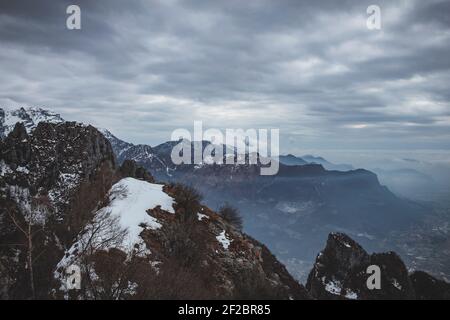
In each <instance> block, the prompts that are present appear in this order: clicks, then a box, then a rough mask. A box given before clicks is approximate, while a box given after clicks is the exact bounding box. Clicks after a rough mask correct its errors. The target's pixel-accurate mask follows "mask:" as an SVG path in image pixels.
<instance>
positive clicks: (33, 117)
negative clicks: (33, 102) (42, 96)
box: [0, 107, 64, 138]
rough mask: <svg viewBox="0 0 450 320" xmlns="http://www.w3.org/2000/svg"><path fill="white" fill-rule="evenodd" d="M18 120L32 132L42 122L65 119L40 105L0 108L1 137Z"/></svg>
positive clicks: (56, 121)
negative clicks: (10, 108)
mask: <svg viewBox="0 0 450 320" xmlns="http://www.w3.org/2000/svg"><path fill="white" fill-rule="evenodd" d="M18 122H21V123H23V124H24V126H25V129H26V130H27V132H28V133H30V132H31V131H33V130H34V129H35V128H36V127H37V125H38V124H39V123H40V122H49V123H62V122H64V119H63V118H62V117H61V116H60V115H59V114H57V113H54V112H52V111H50V110H46V109H43V108H40V107H27V108H25V107H21V108H18V109H12V110H5V109H2V108H0V138H4V137H6V136H7V135H8V134H9V133H10V132H11V131H12V130H13V129H14V126H15V124H16V123H18Z"/></svg>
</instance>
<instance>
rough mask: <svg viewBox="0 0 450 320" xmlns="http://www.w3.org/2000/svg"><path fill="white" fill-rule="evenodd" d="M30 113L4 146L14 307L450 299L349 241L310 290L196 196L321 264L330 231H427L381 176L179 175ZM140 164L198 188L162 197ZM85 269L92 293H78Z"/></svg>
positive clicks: (227, 171)
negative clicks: (87, 302)
mask: <svg viewBox="0 0 450 320" xmlns="http://www.w3.org/2000/svg"><path fill="white" fill-rule="evenodd" d="M24 111H25V113H24V112H20V113H19V116H18V117H19V118H20V119H24V120H23V121H19V123H16V124H15V125H14V126H13V129H12V130H9V129H10V127H9V126H10V124H9V123H8V122H7V126H5V125H4V124H5V122H4V121H2V122H1V123H2V128H5V127H6V128H7V130H8V132H6V133H5V132H3V133H4V138H2V139H0V221H1V222H2V223H1V224H0V243H1V244H2V246H0V262H1V263H0V299H30V298H31V299H35V298H38V299H76V300H79V299H108V300H111V299H114V300H125V299H286V300H287V299H312V298H313V299H449V298H450V285H449V284H448V283H445V282H443V281H439V280H437V279H436V278H433V277H432V276H430V275H428V274H426V273H424V272H414V273H409V272H408V270H407V268H406V266H405V265H404V264H403V262H402V260H401V259H400V258H399V257H398V256H397V255H396V254H394V253H392V252H388V253H381V254H368V253H367V252H366V251H365V250H364V249H362V247H361V246H360V245H359V244H358V243H356V242H355V241H353V240H352V239H351V238H350V237H348V236H347V235H345V234H342V233H336V232H333V233H331V234H329V235H327V236H328V241H327V243H326V246H325V248H324V249H323V250H321V249H322V247H323V242H324V240H325V239H326V236H325V237H323V238H322V239H321V241H320V245H319V246H318V248H319V249H318V250H317V251H316V253H317V252H319V251H320V253H319V254H318V255H315V254H314V255H313V258H312V260H314V257H315V263H314V264H313V265H311V266H310V267H304V268H303V269H302V270H303V271H304V272H306V273H308V274H309V276H308V281H307V282H306V287H305V286H303V285H301V284H299V283H298V282H297V281H295V280H294V278H293V277H292V276H291V274H289V273H288V271H287V270H286V268H285V266H284V265H283V264H282V263H280V261H279V260H278V259H277V258H276V257H275V256H274V255H273V254H272V253H271V251H270V250H269V249H268V248H267V247H266V246H265V245H263V244H262V243H261V242H259V241H257V240H255V239H254V238H253V237H251V236H249V235H247V234H246V233H243V232H242V231H241V229H240V227H239V225H237V224H236V223H235V222H233V220H232V219H230V216H226V215H225V214H223V213H222V212H221V211H215V210H212V209H211V208H209V207H208V206H206V205H204V204H203V203H202V202H201V198H200V196H199V195H198V193H197V192H196V191H195V190H194V189H191V188H190V187H189V186H186V185H193V186H195V187H198V188H199V189H200V190H201V191H202V192H203V193H204V195H205V200H206V201H207V202H211V203H212V202H214V201H219V200H220V201H221V202H223V201H229V203H230V204H231V205H234V206H238V207H240V208H241V211H242V213H243V214H245V218H246V219H247V223H246V227H247V228H246V229H247V231H251V232H257V231H259V232H265V233H266V236H265V235H264V234H260V235H259V238H264V239H266V240H267V241H269V242H270V246H271V247H273V248H275V249H276V250H277V255H278V256H281V257H286V256H287V257H289V256H290V257H291V258H295V257H299V256H300V255H301V251H302V250H305V251H306V252H307V255H310V254H309V251H310V250H312V247H314V248H315V247H317V246H316V244H315V243H314V242H312V241H311V237H312V236H313V234H314V236H315V237H317V238H318V237H321V236H322V232H323V231H325V230H326V229H327V227H326V225H325V224H326V223H328V224H329V225H330V226H331V224H335V225H336V226H337V225H338V224H341V226H347V227H348V228H354V229H355V230H356V229H358V230H359V229H360V230H369V229H370V230H371V231H373V233H374V234H379V233H382V232H383V228H392V227H393V225H395V224H396V223H399V222H402V223H404V224H409V223H414V222H415V221H416V218H418V217H420V215H421V214H422V212H421V211H420V210H419V211H417V210H418V209H419V208H417V207H416V205H415V204H413V203H407V202H404V201H403V200H401V199H397V198H396V197H395V196H393V195H392V194H391V193H390V192H389V191H388V190H387V189H386V188H384V187H382V186H380V185H379V183H378V181H377V178H376V176H375V175H374V174H373V173H370V172H368V171H365V170H355V171H350V172H338V171H327V170H325V169H324V168H323V167H322V166H321V165H318V164H306V165H301V166H297V165H293V166H286V165H283V164H282V165H281V167H280V172H279V174H278V175H276V176H273V177H271V176H267V177H262V176H260V175H259V174H258V173H257V171H258V170H257V169H258V165H214V164H208V163H205V164H203V165H181V166H175V165H173V164H170V163H169V157H168V154H169V153H168V151H169V150H170V149H171V145H172V144H173V142H168V143H165V144H162V145H159V146H157V147H155V148H151V147H149V146H142V145H141V146H134V145H132V144H129V143H126V142H121V141H115V139H117V138H115V137H113V136H112V135H110V134H109V133H108V132H105V131H104V130H102V131H103V134H102V133H101V132H100V131H98V130H97V129H96V128H94V127H92V126H90V125H83V124H80V123H75V122H65V121H63V120H62V119H61V118H60V117H55V115H54V114H51V113H48V115H49V116H50V117H51V119H52V121H51V122H46V121H45V116H41V117H35V118H33V119H32V118H31V117H30V116H29V115H27V114H26V113H27V112H28V111H27V110H24ZM33 112H34V113H35V112H36V110H33ZM3 114H4V118H5V116H6V117H9V115H6V114H5V113H3ZM42 114H43V115H44V113H42ZM45 114H47V113H45ZM35 115H36V113H35ZM8 119H10V118H8ZM30 119H31V120H32V121H30ZM8 121H9V120H8ZM25 124H27V127H26V126H25ZM105 137H108V139H109V140H108V139H106V138H105ZM110 141H111V142H110ZM114 153H116V154H114ZM126 154H128V155H129V156H130V157H131V156H132V157H134V158H135V160H136V161H133V160H130V159H126V158H125V155H126ZM120 157H122V158H120ZM119 158H120V159H121V161H120V162H121V164H120V165H119V164H118V161H117V159H119ZM137 162H143V163H145V164H146V165H147V166H150V167H151V166H154V167H155V168H159V169H160V170H159V171H157V172H158V174H159V175H160V177H162V178H165V179H166V180H168V181H169V180H170V181H173V182H182V183H183V184H184V185H181V184H178V183H167V184H159V183H156V182H155V178H154V177H153V176H152V175H151V174H150V173H149V172H147V171H146V170H145V169H144V168H143V167H141V166H140V165H139V164H137ZM208 191H209V192H208ZM350 196H351V198H350ZM216 197H221V198H220V199H219V198H216ZM344 200H346V201H344ZM288 202H289V203H288ZM290 202H294V204H292V203H290ZM372 207H374V208H372ZM388 208H391V209H389V210H391V211H390V212H388V213H386V212H385V211H384V210H388ZM375 209H377V210H375ZM406 209H408V210H409V211H408V212H404V211H402V210H406ZM365 210H369V212H370V213H372V214H374V216H373V217H371V216H370V215H368V214H367V213H366V212H365ZM415 210H416V211H415ZM389 214H390V215H391V216H389ZM380 220H382V221H380ZM365 223H367V224H368V225H367V226H366V225H364V224H365ZM253 224H254V227H253V229H252V228H250V227H251V226H252V225H253ZM336 226H334V227H329V228H328V229H336V228H337V227H336ZM397 227H399V226H397ZM309 229H310V230H309ZM349 230H350V229H349ZM356 236H359V235H356ZM364 237H366V238H367V237H369V236H368V235H363V236H361V237H360V238H361V239H364ZM308 246H311V247H308ZM283 250H284V251H283ZM369 264H376V265H378V266H379V267H380V268H381V270H383V272H382V275H381V284H382V289H381V290H377V291H373V290H368V288H367V287H366V286H365V280H366V279H365V273H364V271H365V270H366V268H367V266H368V265H369ZM74 267H77V268H79V270H80V272H81V280H82V285H81V288H80V289H78V290H71V288H70V286H69V284H70V282H68V281H66V277H67V275H68V274H71V273H72V271H73V270H74V269H73V268H74ZM309 270H311V271H309Z"/></svg>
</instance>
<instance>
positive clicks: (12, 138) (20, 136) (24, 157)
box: [0, 123, 31, 169]
mask: <svg viewBox="0 0 450 320" xmlns="http://www.w3.org/2000/svg"><path fill="white" fill-rule="evenodd" d="M0 152H1V157H2V158H3V159H5V161H6V162H7V163H8V164H10V165H11V167H12V168H13V169H16V168H17V167H20V166H23V165H25V164H26V163H28V161H30V158H31V145H30V141H29V137H28V134H27V131H26V129H25V126H24V125H23V124H22V123H17V124H16V125H15V126H14V129H13V130H12V131H11V133H10V134H9V135H8V137H7V138H6V139H5V141H4V142H3V143H2V144H1V150H0Z"/></svg>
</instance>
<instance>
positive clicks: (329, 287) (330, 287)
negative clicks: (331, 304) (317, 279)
mask: <svg viewBox="0 0 450 320" xmlns="http://www.w3.org/2000/svg"><path fill="white" fill-rule="evenodd" d="M322 282H323V283H324V284H325V290H326V291H327V292H329V293H331V294H334V295H340V294H341V291H342V284H341V282H340V281H337V280H335V281H333V280H332V281H329V282H326V283H325V277H323V278H322Z"/></svg>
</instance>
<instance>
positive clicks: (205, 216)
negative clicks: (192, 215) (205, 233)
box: [197, 212, 209, 221]
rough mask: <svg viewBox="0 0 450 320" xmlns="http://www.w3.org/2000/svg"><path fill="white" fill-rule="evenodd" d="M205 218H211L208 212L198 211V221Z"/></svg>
mask: <svg viewBox="0 0 450 320" xmlns="http://www.w3.org/2000/svg"><path fill="white" fill-rule="evenodd" d="M203 218H205V219H209V217H208V216H207V215H206V214H203V213H200V212H198V213H197V219H198V221H202V220H203Z"/></svg>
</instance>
